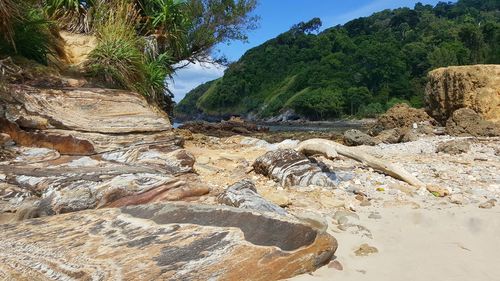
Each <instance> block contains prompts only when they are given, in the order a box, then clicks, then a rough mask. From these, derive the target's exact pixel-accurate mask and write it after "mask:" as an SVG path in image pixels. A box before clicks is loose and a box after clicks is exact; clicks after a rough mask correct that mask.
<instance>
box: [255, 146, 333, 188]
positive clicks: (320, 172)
mask: <svg viewBox="0 0 500 281" xmlns="http://www.w3.org/2000/svg"><path fill="white" fill-rule="evenodd" d="M253 168H254V170H255V172H256V173H258V174H261V175H264V176H267V177H269V178H272V179H273V180H275V181H277V182H279V183H280V184H281V185H282V186H299V187H307V186H309V185H316V186H324V187H331V188H333V187H335V186H336V185H337V183H338V179H337V176H336V175H335V173H334V172H333V171H331V170H330V169H329V168H328V167H326V166H325V165H320V163H317V162H314V161H312V160H311V159H309V158H307V157H306V156H305V155H304V154H302V153H299V152H297V151H295V150H293V149H278V150H275V151H269V152H267V153H266V154H264V155H262V156H261V157H259V158H257V159H256V160H255V162H254V163H253Z"/></svg>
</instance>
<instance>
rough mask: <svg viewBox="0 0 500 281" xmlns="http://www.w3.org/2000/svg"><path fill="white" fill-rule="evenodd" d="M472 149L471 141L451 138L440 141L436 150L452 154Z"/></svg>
mask: <svg viewBox="0 0 500 281" xmlns="http://www.w3.org/2000/svg"><path fill="white" fill-rule="evenodd" d="M469 150H470V143H469V142H468V141H467V140H451V141H447V142H443V143H440V144H439V145H438V147H437V149H436V152H443V153H447V154H451V155H457V154H462V153H467V152H469Z"/></svg>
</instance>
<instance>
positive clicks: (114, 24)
mask: <svg viewBox="0 0 500 281" xmlns="http://www.w3.org/2000/svg"><path fill="white" fill-rule="evenodd" d="M122 9H125V8H124V7H122ZM132 22H133V20H130V19H127V18H126V17H123V16H121V15H120V13H119V12H117V15H116V16H114V17H111V18H110V19H109V20H107V21H106V22H104V23H103V24H102V25H100V26H99V27H98V28H97V32H96V37H97V39H98V44H97V46H96V48H95V49H94V50H92V52H90V54H89V60H88V62H87V67H88V69H89V73H90V74H91V75H92V76H94V77H97V78H98V79H100V80H101V81H103V82H105V83H106V84H107V86H109V87H116V88H125V89H129V90H135V91H140V88H141V85H142V84H143V83H144V81H145V74H144V73H145V69H146V66H145V63H144V61H143V59H144V56H143V53H142V51H141V40H140V39H139V37H138V36H137V34H136V32H135V29H134V25H133V24H131V23H132ZM143 93H144V92H143Z"/></svg>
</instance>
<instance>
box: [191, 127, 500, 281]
mask: <svg viewBox="0 0 500 281" xmlns="http://www.w3.org/2000/svg"><path fill="white" fill-rule="evenodd" d="M450 139H453V138H450V137H446V136H443V137H431V138H425V139H421V140H419V141H416V142H411V143H404V144H395V145H378V146H374V147H360V149H362V150H364V151H366V152H368V153H371V154H372V155H375V156H376V157H379V158H381V159H385V160H387V161H392V162H396V163H399V164H401V165H402V166H403V167H404V168H405V169H407V170H408V171H410V172H411V173H412V174H414V175H415V176H417V177H418V178H419V179H420V180H421V181H423V182H425V183H426V184H431V185H435V186H438V187H439V188H440V189H442V190H445V191H446V192H447V193H448V194H449V195H447V196H444V197H436V195H433V194H431V193H430V192H429V191H427V190H425V188H422V189H415V188H414V187H412V186H409V185H408V184H406V183H404V182H401V181H398V180H395V179H393V178H391V177H388V176H385V175H382V174H380V173H377V172H374V171H373V170H371V169H370V168H367V167H365V166H363V165H362V164H360V163H357V162H355V161H352V160H349V159H342V158H340V159H336V160H335V161H330V162H328V161H326V162H325V163H327V164H328V165H330V166H332V167H333V169H334V170H336V171H342V172H347V173H349V174H350V176H351V179H350V180H348V181H344V182H342V183H341V184H340V185H339V186H338V187H337V188H335V189H324V188H319V187H310V188H302V189H299V188H293V187H289V188H283V187H281V186H279V184H277V183H275V182H273V181H272V180H269V179H267V178H265V177H262V176H261V175H257V174H255V173H253V172H249V171H250V169H249V168H250V166H251V164H252V163H253V161H254V160H255V158H257V157H258V156H260V155H262V154H263V153H265V151H266V150H268V149H272V148H271V147H269V145H268V144H266V143H265V142H262V141H258V140H251V139H249V138H245V137H232V138H228V139H227V138H225V139H218V138H213V137H205V136H203V137H201V138H200V137H199V136H198V137H195V138H194V140H190V141H187V143H186V148H187V149H188V150H189V151H190V152H192V153H193V154H194V155H195V157H196V158H197V162H196V165H195V168H196V170H197V172H198V173H199V174H200V177H201V178H202V179H203V181H204V182H207V183H209V184H210V185H211V188H212V189H213V190H215V192H216V191H217V190H220V191H222V190H223V189H224V188H226V187H227V186H228V185H230V184H232V183H234V182H236V181H238V180H241V179H244V178H249V179H251V180H253V181H254V182H255V183H256V187H257V190H258V192H259V193H260V194H262V196H264V197H265V198H266V199H267V200H269V201H272V202H274V203H276V204H279V205H281V206H286V208H287V210H288V211H289V212H290V213H292V214H302V215H303V214H307V217H309V218H311V217H312V218H315V219H316V220H318V221H321V222H322V223H325V224H327V225H328V230H327V231H328V232H329V233H331V234H332V235H333V236H334V237H335V238H336V239H337V240H338V243H339V248H338V250H337V252H336V260H335V261H334V262H332V263H330V264H329V265H327V266H324V267H322V268H320V269H319V270H317V271H316V272H313V273H311V274H304V275H300V276H296V277H294V278H292V279H290V280H294V281H295V280H303V281H314V280H318V281H320V280H371V281H378V280H384V281H388V280H389V281H391V280H395V281H396V280H412V281H418V280H422V281H424V280H425V281H428V280H439V281H445V280H450V281H457V280H464V281H470V280H485V281H486V280H492V281H493V280H500V266H498V261H499V258H498V253H500V243H498V238H499V237H500V207H499V206H498V203H497V206H495V207H493V208H490V209H484V208H480V207H479V206H480V205H482V204H483V203H484V202H487V201H488V200H497V201H498V200H499V199H500V176H499V174H498V170H499V168H500V157H499V156H498V155H497V154H498V148H499V147H500V142H499V141H498V140H496V139H494V140H491V141H477V140H470V142H471V148H470V151H469V152H467V153H464V154H460V155H449V154H445V153H436V148H437V146H438V145H439V144H440V143H443V142H447V141H449V140H450ZM242 143H244V144H242ZM274 148H275V147H274ZM360 193H361V194H364V196H366V197H364V198H365V199H363V200H365V201H363V200H359V195H356V194H360ZM366 198H368V200H369V201H368V202H366ZM207 200H212V199H210V198H208V199H207ZM207 203H213V202H207ZM363 244H367V245H368V246H369V247H373V248H369V249H371V250H372V251H375V249H376V252H375V253H366V251H365V252H361V253H358V255H357V254H356V251H357V250H358V249H359V248H360V246H361V245H363ZM363 253H365V254H367V255H359V254H363ZM339 264H340V265H341V267H342V269H341V270H339V268H340V267H339Z"/></svg>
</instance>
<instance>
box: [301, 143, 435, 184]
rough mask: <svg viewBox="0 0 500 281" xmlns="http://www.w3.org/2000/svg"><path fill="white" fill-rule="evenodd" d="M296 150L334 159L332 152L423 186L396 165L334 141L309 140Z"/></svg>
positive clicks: (409, 182)
mask: <svg viewBox="0 0 500 281" xmlns="http://www.w3.org/2000/svg"><path fill="white" fill-rule="evenodd" d="M296 150H297V151H300V152H302V153H305V154H316V153H318V154H323V155H325V156H327V157H329V158H332V157H335V153H334V152H336V153H338V154H340V155H342V156H345V157H347V158H351V159H354V160H356V161H359V162H361V163H363V164H365V165H367V166H369V167H371V168H373V169H374V170H377V171H379V172H382V173H384V174H387V175H389V176H391V177H394V178H396V179H399V180H402V181H405V182H407V183H408V184H410V185H413V186H416V187H422V186H425V185H424V183H422V182H421V181H420V180H419V179H417V178H416V177H415V176H413V175H412V174H410V173H409V172H408V171H406V170H405V169H404V168H403V167H401V166H399V165H397V164H394V163H391V162H388V161H383V160H380V159H377V158H375V157H373V156H372V155H369V154H367V153H364V152H362V151H360V150H358V149H356V148H354V147H347V146H345V145H342V144H339V143H336V142H334V141H330V140H325V139H310V140H306V141H303V142H301V143H300V144H299V146H298V147H297V148H296Z"/></svg>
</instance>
